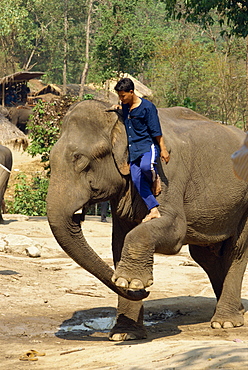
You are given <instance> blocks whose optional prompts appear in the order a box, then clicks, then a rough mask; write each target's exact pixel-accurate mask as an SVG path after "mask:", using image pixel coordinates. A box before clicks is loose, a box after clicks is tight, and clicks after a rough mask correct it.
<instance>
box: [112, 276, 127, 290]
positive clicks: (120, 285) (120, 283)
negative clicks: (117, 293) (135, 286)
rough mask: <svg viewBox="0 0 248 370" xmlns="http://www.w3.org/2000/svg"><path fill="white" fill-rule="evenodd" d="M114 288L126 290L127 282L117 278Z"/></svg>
mask: <svg viewBox="0 0 248 370" xmlns="http://www.w3.org/2000/svg"><path fill="white" fill-rule="evenodd" d="M115 285H116V286H119V287H120V288H128V282H127V280H126V279H124V278H121V277H120V278H118V279H117V280H116V282H115Z"/></svg>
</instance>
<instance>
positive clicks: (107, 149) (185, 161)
mask: <svg viewBox="0 0 248 370" xmlns="http://www.w3.org/2000/svg"><path fill="white" fill-rule="evenodd" d="M158 114H159V119H160V122H161V127H162V132H163V135H164V139H165V144H166V147H167V149H168V151H169V152H170V157H171V158H170V161H169V163H168V164H165V163H163V162H162V161H158V172H159V175H160V178H161V181H162V191H161V193H160V195H158V197H157V200H158V203H159V204H160V205H159V211H160V214H161V217H160V218H156V219H152V220H150V221H148V222H141V220H143V218H144V217H145V216H146V214H147V213H148V211H147V208H146V206H145V204H144V202H143V200H142V199H141V197H140V196H139V194H138V192H137V190H136V189H135V187H134V185H133V183H132V181H131V177H130V173H129V163H128V148H127V136H126V132H125V128H124V125H123V122H122V117H121V114H120V112H119V111H114V110H111V109H110V107H109V106H108V104H106V103H103V102H99V101H96V100H89V101H83V102H80V103H77V104H76V105H74V106H73V107H71V108H70V109H69V110H68V112H67V113H66V115H65V117H64V120H63V124H62V129H61V135H60V138H59V140H58V141H57V143H56V144H55V145H54V147H53V148H52V150H51V153H50V166H51V177H50V184H49V187H48V193H47V216H48V222H49V225H50V228H51V230H52V233H53V234H54V236H55V238H56V240H57V241H58V243H59V244H60V246H61V247H62V249H63V250H64V251H65V252H66V253H67V254H68V255H69V256H70V257H71V258H72V259H73V260H74V261H76V262H77V263H78V264H79V265H80V266H82V267H83V268H84V269H86V270H87V271H89V272H90V273H91V274H93V275H94V276H95V277H97V278H98V279H99V280H100V281H102V282H103V283H104V284H105V285H107V286H108V287H109V288H110V289H112V290H113V291H114V292H116V293H117V294H118V307H117V320H116V324H115V325H114V327H113V328H112V329H111V331H110V334H109V339H110V340H114V341H123V340H131V339H143V338H146V336H147V333H146V330H145V328H144V324H143V313H144V308H143V302H142V300H143V299H144V298H146V297H147V296H148V294H149V291H147V290H146V288H147V287H149V286H150V285H151V284H152V283H153V274H152V271H153V258H154V253H159V254H165V255H175V254H177V253H178V252H179V251H180V249H181V248H182V246H183V245H188V246H189V252H190V255H191V256H192V258H193V259H194V261H196V262H197V263H198V264H199V265H200V266H201V267H202V268H203V269H204V270H205V272H206V273H207V275H208V277H209V279H210V282H211V284H212V287H213V290H214V293H215V295H216V298H217V303H216V309H215V312H214V315H213V317H212V319H211V327H212V328H213V329H215V328H229V327H237V326H242V325H243V324H244V317H243V316H244V307H243V304H242V302H241V286H242V279H243V275H244V271H245V268H246V265H247V254H248V248H247V243H248V222H247V215H248V185H247V184H246V183H245V182H244V181H242V180H240V179H238V178H237V177H236V176H235V174H234V172H233V169H232V163H231V154H232V153H233V152H234V151H235V150H236V149H237V148H239V147H240V146H241V144H242V142H243V141H244V137H245V133H244V132H243V131H241V130H239V129H238V128H236V127H233V126H226V125H222V124H220V123H217V122H214V121H212V120H210V119H208V118H205V117H204V116H202V115H200V114H198V113H196V112H194V111H192V110H190V109H188V108H184V107H171V108H158ZM107 200H109V201H110V204H111V212H112V223H113V226H112V227H113V230H112V252H113V260H114V265H115V270H113V269H112V268H110V267H109V266H108V264H107V263H105V262H104V261H103V260H102V259H101V258H100V257H99V256H98V255H97V253H96V252H95V251H94V249H93V248H92V247H90V245H89V244H88V243H87V241H86V239H85V237H84V235H83V232H82V228H81V223H80V220H81V217H80V216H79V215H78V210H81V209H82V212H83V213H85V212H86V210H87V207H88V206H89V205H91V204H95V203H99V202H103V201H107ZM76 212H77V213H76Z"/></svg>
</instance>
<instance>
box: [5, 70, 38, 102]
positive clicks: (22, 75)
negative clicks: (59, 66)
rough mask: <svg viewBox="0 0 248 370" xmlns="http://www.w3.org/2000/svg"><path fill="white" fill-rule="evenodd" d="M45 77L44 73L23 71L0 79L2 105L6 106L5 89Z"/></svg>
mask: <svg viewBox="0 0 248 370" xmlns="http://www.w3.org/2000/svg"><path fill="white" fill-rule="evenodd" d="M43 75H44V72H29V71H22V72H16V73H13V74H12V75H9V76H5V77H2V78H0V99H1V101H2V105H4V98H5V89H6V88H7V87H9V86H11V85H12V84H20V83H27V82H28V81H29V80H31V79H33V78H39V77H41V76H43Z"/></svg>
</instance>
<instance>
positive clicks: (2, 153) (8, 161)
mask: <svg viewBox="0 0 248 370" xmlns="http://www.w3.org/2000/svg"><path fill="white" fill-rule="evenodd" d="M12 161H13V160H12V152H11V150H10V149H9V148H7V147H6V146H3V145H0V224H3V223H4V220H3V217H2V212H1V210H2V209H3V210H5V203H4V193H5V191H6V188H7V185H8V181H9V176H10V172H11V169H12Z"/></svg>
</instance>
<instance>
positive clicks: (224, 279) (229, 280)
mask: <svg viewBox="0 0 248 370" xmlns="http://www.w3.org/2000/svg"><path fill="white" fill-rule="evenodd" d="M189 250H190V254H191V256H192V258H193V259H194V260H195V261H196V262H197V263H198V264H199V265H200V266H201V267H202V268H203V269H204V270H205V272H206V273H207V274H208V277H209V279H210V282H211V284H212V287H213V290H214V292H215V295H216V298H217V305H216V309H215V313H214V316H213V317H212V320H211V326H212V328H214V329H215V328H221V327H222V328H230V327H236V326H242V325H243V324H244V317H243V314H244V307H243V305H242V303H241V286H242V279H243V275H244V271H245V268H246V264H247V257H246V253H244V255H243V256H242V259H240V249H239V248H237V246H235V244H234V241H233V240H232V239H231V238H230V239H228V240H226V241H224V242H223V243H221V244H216V245H213V246H211V247H201V246H197V245H190V246H189ZM238 252H239V253H238Z"/></svg>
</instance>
